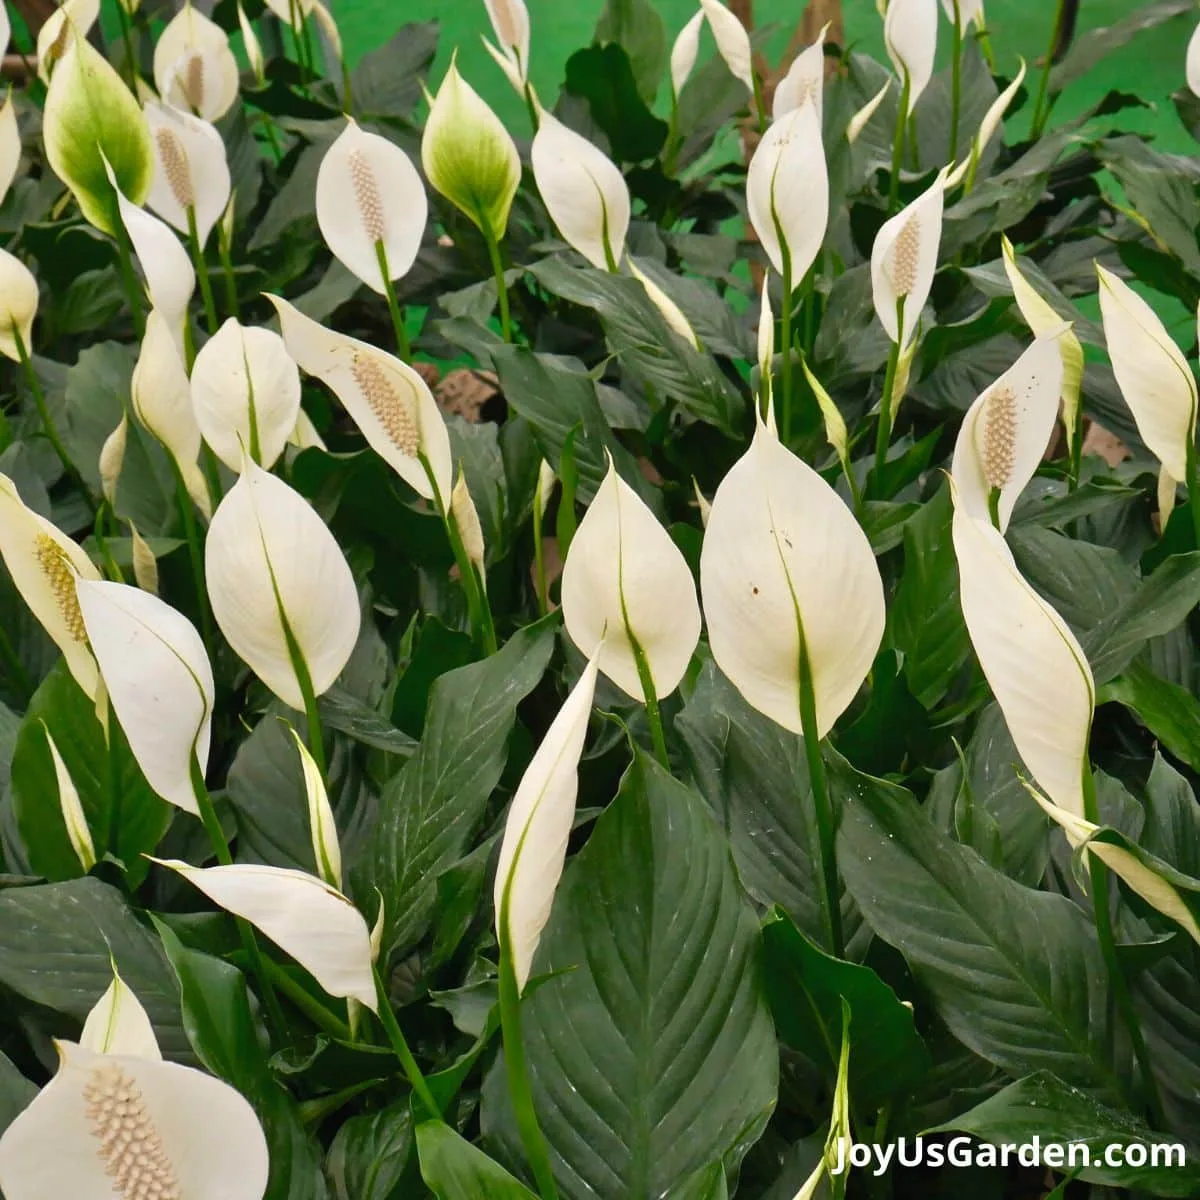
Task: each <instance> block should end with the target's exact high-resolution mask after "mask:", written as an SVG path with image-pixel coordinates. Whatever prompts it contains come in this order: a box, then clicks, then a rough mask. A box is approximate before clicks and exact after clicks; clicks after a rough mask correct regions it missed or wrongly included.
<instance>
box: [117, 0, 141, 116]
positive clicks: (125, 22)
mask: <svg viewBox="0 0 1200 1200" xmlns="http://www.w3.org/2000/svg"><path fill="white" fill-rule="evenodd" d="M117 16H118V18H119V19H120V22H121V41H122V42H123V43H124V46H125V67H126V70H127V72H128V74H129V80H128V82H129V90H130V91H131V92H133V94H134V95H135V96H136V95H137V90H138V89H137V81H138V69H137V57H136V55H135V54H134V52H133V34H132V30H131V29H130V26H129V14H128V13H127V12H126V11H125V5H124V4H122V3H121V0H117Z"/></svg>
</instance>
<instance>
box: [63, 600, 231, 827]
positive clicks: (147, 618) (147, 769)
mask: <svg viewBox="0 0 1200 1200" xmlns="http://www.w3.org/2000/svg"><path fill="white" fill-rule="evenodd" d="M76 594H77V596H78V598H79V610H80V612H81V613H82V614H83V622H84V626H85V628H86V629H87V635H88V641H89V642H91V645H92V650H93V652H94V653H95V655H96V661H97V662H98V663H99V665H100V675H101V678H102V679H103V680H104V686H105V689H106V690H107V692H108V698H109V702H110V703H111V704H112V707H113V711H114V712H115V713H116V714H117V720H119V721H120V722H121V728H122V729H123V730H124V731H125V736H126V737H127V738H128V739H129V748H130V749H131V750H132V751H133V755H134V757H135V758H136V759H137V762H138V766H139V767H141V769H142V774H143V775H145V777H146V782H147V783H149V784H150V786H151V787H152V788H153V789H154V790H155V792H157V793H158V795H160V796H161V797H162V798H163V799H164V800H166V801H167V802H168V803H169V804H174V805H175V806H176V807H177V808H182V809H184V810H185V811H186V812H190V813H192V814H194V815H197V816H198V815H199V811H200V810H199V808H198V807H197V804H196V798H195V794H194V792H193V790H192V766H193V763H194V764H195V765H196V767H197V768H198V769H199V771H200V775H201V777H203V775H204V771H205V769H206V767H207V766H208V749H209V739H210V734H211V727H212V710H213V674H212V667H211V666H210V664H209V661H208V654H207V653H206V652H205V649H204V642H203V640H202V639H201V637H200V634H199V633H197V632H196V627H195V626H194V625H193V624H192V623H191V621H189V620H188V619H187V617H185V616H184V615H183V614H182V613H180V612H177V611H176V610H175V609H173V608H172V607H171V606H170V605H169V604H167V603H165V602H164V601H162V600H160V599H159V598H158V597H157V596H152V595H151V594H150V593H149V592H144V591H142V590H141V589H140V588H136V587H129V586H128V585H126V584H123V583H110V582H108V581H106V580H100V581H88V580H81V581H80V582H79V583H78V584H77V586H76Z"/></svg>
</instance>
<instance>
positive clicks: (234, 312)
mask: <svg viewBox="0 0 1200 1200" xmlns="http://www.w3.org/2000/svg"><path fill="white" fill-rule="evenodd" d="M217 253H218V254H220V256H221V273H222V274H223V275H224V277H225V311H226V315H227V316H230V317H233V318H234V319H235V320H236V319H237V318H239V317H240V316H241V306H240V305H239V304H238V291H237V277H236V276H235V275H234V273H233V257H232V255H231V254H230V253H229V246H228V245H227V244H226V242H225V239H224V238H220V239H218V242H217Z"/></svg>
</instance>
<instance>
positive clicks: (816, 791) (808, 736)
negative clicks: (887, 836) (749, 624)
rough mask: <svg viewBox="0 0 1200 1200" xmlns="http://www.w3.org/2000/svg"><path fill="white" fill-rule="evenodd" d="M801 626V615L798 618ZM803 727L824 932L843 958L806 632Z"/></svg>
mask: <svg viewBox="0 0 1200 1200" xmlns="http://www.w3.org/2000/svg"><path fill="white" fill-rule="evenodd" d="M796 620H797V623H799V620H800V616H799V612H797V614H796ZM800 724H801V726H802V727H803V730H804V756H805V758H806V759H807V760H808V778H809V782H810V783H811V784H812V798H813V812H814V813H815V815H816V822H817V843H818V848H819V851H820V858H821V883H822V886H823V888H824V891H825V932H826V936H827V938H828V941H829V948H830V953H831V954H832V955H833V956H834V957H835V958H841V957H842V955H843V953H844V952H845V948H846V947H845V943H844V941H843V940H842V906H841V896H840V888H839V887H838V869H837V846H836V837H837V829H836V826H835V823H834V819H833V804H832V803H831V801H830V799H829V781H828V779H827V778H826V775H825V761H824V759H823V758H822V757H821V738H820V735H819V734H818V733H817V698H816V693H815V691H814V689H813V681H812V667H811V664H810V662H809V657H808V646H807V644H806V642H805V640H804V631H803V628H801V631H800Z"/></svg>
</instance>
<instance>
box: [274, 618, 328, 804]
mask: <svg viewBox="0 0 1200 1200" xmlns="http://www.w3.org/2000/svg"><path fill="white" fill-rule="evenodd" d="M276 604H278V606H279V617H280V623H281V624H282V625H283V636H284V640H285V641H286V642H287V648H288V656H289V657H290V658H291V660H292V670H293V671H295V673H296V683H297V684H298V686H299V688H300V695H301V696H302V697H303V700H304V718H305V720H306V721H307V723H308V748H309V751H310V752H311V753H312V756H313V762H315V763H316V764H317V770H318V771H319V772H320V773H321V781H322V782H323V783H326V784H328V782H329V771H328V769H327V767H326V765H325V734H324V730H323V728H322V725H321V712H320V709H318V708H317V694H316V692H315V691H314V690H313V682H312V676H311V675H310V674H309V673H308V663H306V662H305V661H304V654H303V652H302V651H301V649H300V643H299V642H297V641H296V635H295V634H294V633H293V632H292V627H291V625H290V624H289V622H288V619H287V617H286V616H285V615H284V612H283V604H282V602H281V601H280V600H279V597H278V595H276Z"/></svg>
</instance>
